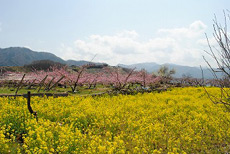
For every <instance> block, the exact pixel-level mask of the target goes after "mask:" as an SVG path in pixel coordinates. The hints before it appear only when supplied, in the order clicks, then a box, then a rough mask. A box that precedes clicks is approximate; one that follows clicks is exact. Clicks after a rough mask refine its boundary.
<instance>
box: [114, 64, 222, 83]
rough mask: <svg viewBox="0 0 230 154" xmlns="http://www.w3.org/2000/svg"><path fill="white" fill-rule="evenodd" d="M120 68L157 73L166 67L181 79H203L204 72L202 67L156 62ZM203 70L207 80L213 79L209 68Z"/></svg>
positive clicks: (121, 65)
mask: <svg viewBox="0 0 230 154" xmlns="http://www.w3.org/2000/svg"><path fill="white" fill-rule="evenodd" d="M118 66H120V67H124V68H136V70H141V69H145V70H146V71H147V72H149V73H157V71H158V70H159V69H160V68H161V67H162V66H166V67H168V68H169V69H174V70H175V71H176V73H175V74H174V75H173V76H174V77H177V78H180V77H182V76H190V77H193V78H202V71H201V68H200V67H190V66H182V65H176V64H161V65H160V64H157V63H154V62H148V63H137V64H132V65H124V64H118ZM202 69H203V75H204V78H206V79H212V78H213V74H212V73H211V71H210V70H209V69H208V68H202ZM217 75H218V77H221V74H217Z"/></svg>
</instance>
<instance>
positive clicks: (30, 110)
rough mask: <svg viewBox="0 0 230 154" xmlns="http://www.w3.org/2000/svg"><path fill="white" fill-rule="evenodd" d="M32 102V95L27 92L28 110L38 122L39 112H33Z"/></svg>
mask: <svg viewBox="0 0 230 154" xmlns="http://www.w3.org/2000/svg"><path fill="white" fill-rule="evenodd" d="M30 100H31V93H30V91H28V92H27V108H28V110H29V112H30V113H31V114H32V115H34V116H35V118H36V120H37V121H38V117H37V112H36V111H33V109H32V107H31V105H30Z"/></svg>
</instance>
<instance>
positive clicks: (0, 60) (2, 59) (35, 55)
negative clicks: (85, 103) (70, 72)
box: [0, 47, 102, 66]
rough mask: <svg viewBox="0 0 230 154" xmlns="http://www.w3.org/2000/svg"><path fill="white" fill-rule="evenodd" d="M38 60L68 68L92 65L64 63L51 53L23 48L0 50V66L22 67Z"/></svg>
mask: <svg viewBox="0 0 230 154" xmlns="http://www.w3.org/2000/svg"><path fill="white" fill-rule="evenodd" d="M38 60H51V61H54V62H59V63H62V64H67V65H69V66H71V65H75V66H81V65H85V64H89V63H93V62H89V61H84V60H80V61H76V60H67V61H65V60H63V59H62V58H60V57H57V56H56V55H54V54H52V53H49V52H37V51H32V50H30V49H28V48H24V47H9V48H0V66H24V65H28V64H30V63H32V62H34V61H38ZM93 64H96V65H98V64H102V63H93Z"/></svg>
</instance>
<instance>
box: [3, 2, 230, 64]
mask: <svg viewBox="0 0 230 154" xmlns="http://www.w3.org/2000/svg"><path fill="white" fill-rule="evenodd" d="M229 6H230V1H229V0H186V1H185V0H159V1H157V0H110V1H109V0H67V1H63V0H37V1H35V0H0V48H5V47H10V46H21V47H28V48H31V49H32V50H36V51H48V52H51V53H54V54H56V55H57V56H60V57H62V58H63V59H74V60H81V59H84V60H90V59H92V57H94V55H96V54H97V56H96V58H95V59H94V61H99V62H106V63H109V64H111V65H116V64H118V63H123V64H132V63H140V62H157V63H160V64H161V63H175V64H180V65H189V66H199V65H204V61H203V59H202V55H205V53H204V51H203V50H204V49H206V47H207V46H206V42H205V35H204V33H208V35H209V37H210V40H211V41H212V40H213V38H212V23H213V22H212V20H213V18H214V14H216V15H217V18H218V20H219V21H220V22H222V21H223V10H224V9H229V8H228V7H229Z"/></svg>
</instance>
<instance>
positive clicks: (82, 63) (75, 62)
mask: <svg viewBox="0 0 230 154" xmlns="http://www.w3.org/2000/svg"><path fill="white" fill-rule="evenodd" d="M66 64H67V65H69V66H72V65H75V66H82V65H87V64H94V65H107V64H106V63H95V62H89V61H85V60H79V61H76V60H67V61H66Z"/></svg>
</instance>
